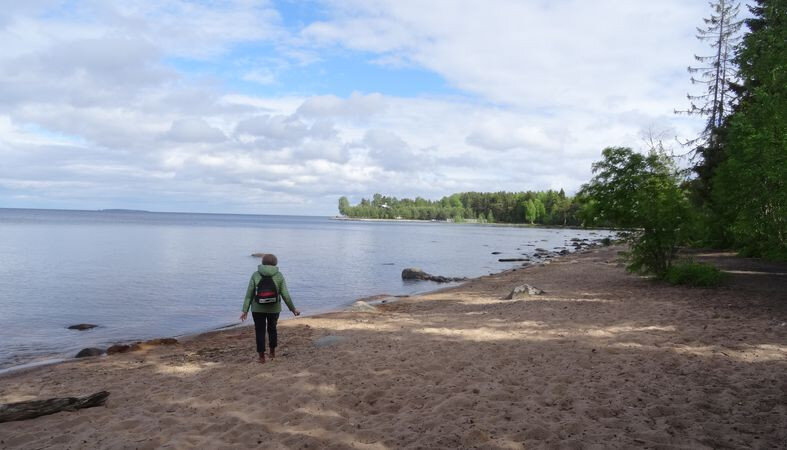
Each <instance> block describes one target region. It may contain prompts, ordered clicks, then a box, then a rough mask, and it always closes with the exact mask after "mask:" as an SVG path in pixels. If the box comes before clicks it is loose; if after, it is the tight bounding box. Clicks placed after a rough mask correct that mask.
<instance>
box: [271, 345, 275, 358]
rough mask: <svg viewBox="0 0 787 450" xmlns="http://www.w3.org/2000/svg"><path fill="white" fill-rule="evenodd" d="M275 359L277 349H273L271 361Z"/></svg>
mask: <svg viewBox="0 0 787 450" xmlns="http://www.w3.org/2000/svg"><path fill="white" fill-rule="evenodd" d="M275 357H276V349H275V348H272V349H271V359H273V358H275Z"/></svg>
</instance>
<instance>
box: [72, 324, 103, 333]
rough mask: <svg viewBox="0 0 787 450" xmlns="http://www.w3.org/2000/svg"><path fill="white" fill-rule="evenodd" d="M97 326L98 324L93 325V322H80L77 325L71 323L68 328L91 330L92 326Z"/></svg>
mask: <svg viewBox="0 0 787 450" xmlns="http://www.w3.org/2000/svg"><path fill="white" fill-rule="evenodd" d="M97 326H98V325H93V324H92V323H79V324H76V325H71V326H70V327H68V329H69V330H79V331H84V330H89V329H91V328H96V327H97Z"/></svg>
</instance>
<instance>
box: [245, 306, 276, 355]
mask: <svg viewBox="0 0 787 450" xmlns="http://www.w3.org/2000/svg"><path fill="white" fill-rule="evenodd" d="M251 317H252V318H253V319H254V333H255V334H256V335H257V353H265V329H266V328H267V330H268V338H269V339H270V349H271V350H274V349H275V348H276V344H278V335H277V333H276V323H277V322H278V321H279V313H256V312H252V313H251ZM266 322H267V324H266ZM266 325H267V326H266Z"/></svg>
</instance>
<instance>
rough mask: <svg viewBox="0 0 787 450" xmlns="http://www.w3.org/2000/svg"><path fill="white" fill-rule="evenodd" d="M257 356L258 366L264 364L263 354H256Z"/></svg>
mask: <svg viewBox="0 0 787 450" xmlns="http://www.w3.org/2000/svg"><path fill="white" fill-rule="evenodd" d="M258 354H259V355H260V357H259V359H257V362H258V363H260V364H265V353H258Z"/></svg>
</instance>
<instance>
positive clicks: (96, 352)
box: [76, 347, 104, 358]
mask: <svg viewBox="0 0 787 450" xmlns="http://www.w3.org/2000/svg"><path fill="white" fill-rule="evenodd" d="M103 354H104V350H102V349H100V348H96V347H88V348H83V349H82V350H80V351H79V353H77V355H76V357H77V358H87V357H89V356H101V355H103Z"/></svg>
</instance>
